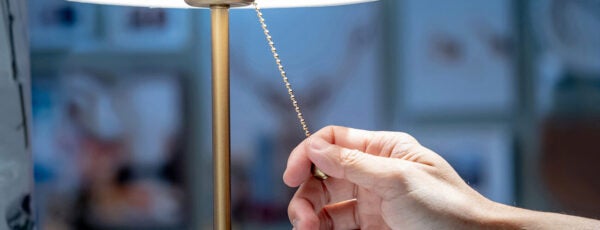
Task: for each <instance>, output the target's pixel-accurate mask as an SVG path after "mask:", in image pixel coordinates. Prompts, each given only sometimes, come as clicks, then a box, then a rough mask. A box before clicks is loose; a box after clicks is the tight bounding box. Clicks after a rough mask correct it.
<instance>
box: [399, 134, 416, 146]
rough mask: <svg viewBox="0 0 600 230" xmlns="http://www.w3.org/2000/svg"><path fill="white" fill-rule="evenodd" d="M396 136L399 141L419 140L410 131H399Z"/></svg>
mask: <svg viewBox="0 0 600 230" xmlns="http://www.w3.org/2000/svg"><path fill="white" fill-rule="evenodd" d="M395 136H396V139H397V140H398V141H399V142H415V143H416V142H417V139H415V137H413V136H412V135H410V134H408V133H404V132H398V133H396V135H395Z"/></svg>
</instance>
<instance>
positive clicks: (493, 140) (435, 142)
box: [411, 125, 515, 205]
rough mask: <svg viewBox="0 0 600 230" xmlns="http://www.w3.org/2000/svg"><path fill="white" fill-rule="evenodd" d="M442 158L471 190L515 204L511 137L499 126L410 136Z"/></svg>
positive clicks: (417, 132) (430, 130)
mask: <svg viewBox="0 0 600 230" xmlns="http://www.w3.org/2000/svg"><path fill="white" fill-rule="evenodd" d="M411 134H412V135H413V136H414V137H415V138H416V139H417V140H419V143H421V144H422V145H423V146H426V147H427V148H429V149H431V150H433V151H434V152H436V153H438V154H440V155H441V156H442V157H443V158H444V159H445V160H446V161H448V163H450V165H452V167H454V169H455V170H456V172H458V174H459V175H460V176H461V177H462V178H463V179H464V180H465V182H467V183H468V184H469V185H470V186H471V187H473V188H474V189H475V190H477V191H478V192H480V193H481V194H482V195H484V196H485V197H487V198H489V199H491V200H494V201H496V202H501V203H504V204H509V205H510V204H514V202H515V196H514V191H515V190H514V189H515V188H514V187H513V186H514V184H515V181H514V175H513V172H514V169H513V157H512V156H513V153H512V141H511V136H510V134H509V132H508V130H507V129H505V128H502V127H501V126H498V125H481V126H459V125H446V126H440V125H437V126H435V127H434V126H431V127H422V128H420V129H417V130H415V131H414V132H411Z"/></svg>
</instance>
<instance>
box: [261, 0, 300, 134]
mask: <svg viewBox="0 0 600 230" xmlns="http://www.w3.org/2000/svg"><path fill="white" fill-rule="evenodd" d="M253 5H254V9H255V10H256V16H258V21H259V22H260V26H261V27H262V29H263V32H264V33H265V37H266V38H267V42H268V43H269V46H270V47H271V53H273V58H274V59H275V63H276V64H277V68H279V73H280V74H281V78H282V79H283V83H285V88H287V91H288V94H289V95H290V100H291V101H292V105H293V106H294V110H296V115H297V116H298V120H299V121H300V125H301V126H302V130H304V134H305V135H306V137H309V136H310V131H309V130H308V126H307V125H306V121H305V120H304V116H303V115H302V111H301V110H300V106H299V105H298V101H297V100H296V96H295V95H294V90H292V85H291V84H290V82H289V81H288V77H287V75H286V73H285V70H284V69H283V65H282V64H281V59H280V58H279V54H278V53H277V48H275V43H274V42H273V38H272V37H271V34H270V33H269V30H268V29H267V24H265V19H264V18H263V15H262V12H260V8H259V7H258V4H256V2H254V3H253Z"/></svg>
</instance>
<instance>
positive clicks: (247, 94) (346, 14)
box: [205, 4, 382, 229]
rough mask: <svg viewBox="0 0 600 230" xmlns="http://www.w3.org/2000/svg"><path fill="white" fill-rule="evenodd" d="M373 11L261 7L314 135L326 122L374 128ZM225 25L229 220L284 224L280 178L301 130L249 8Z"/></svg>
mask: <svg viewBox="0 0 600 230" xmlns="http://www.w3.org/2000/svg"><path fill="white" fill-rule="evenodd" d="M379 13H380V11H379V5H378V4H357V5H351V6H343V7H324V8H311V9H302V8H294V9H277V10H270V9H266V10H264V11H263V14H264V17H265V19H266V23H267V24H268V26H269V30H270V32H271V34H272V36H273V39H274V42H275V44H276V46H277V49H278V50H277V52H278V53H279V55H280V57H281V59H282V63H283V65H284V66H285V71H286V72H287V76H288V77H289V81H290V83H291V84H292V87H293V88H294V92H295V94H296V98H297V99H298V102H299V105H300V107H301V108H302V112H303V114H304V116H305V118H306V121H307V123H308V126H309V129H310V130H311V131H312V132H315V131H317V130H319V129H320V128H322V127H324V126H326V125H329V124H336V125H345V126H352V127H357V128H364V129H375V128H376V126H377V124H378V123H377V122H378V121H379V120H380V113H379V112H380V108H381V107H380V106H381V105H380V103H379V101H380V94H379V92H380V91H379V86H380V81H381V79H382V78H381V77H382V74H381V68H379V58H380V57H381V56H382V55H381V49H380V40H381V35H380V28H379V27H378V26H376V25H379V24H380V22H379V16H378V15H379ZM231 21H232V22H236V23H232V24H231V38H232V40H231V119H232V120H231V129H232V133H231V135H232V141H231V145H232V146H231V149H232V176H233V178H232V186H233V187H232V209H233V221H234V223H237V224H239V225H242V226H244V227H246V226H254V227H255V228H256V229H264V228H265V226H273V225H277V224H282V225H281V226H285V228H289V227H288V225H289V221H288V218H287V216H286V210H287V205H288V202H289V200H290V198H291V196H292V194H293V192H294V191H295V189H293V188H288V187H287V186H285V185H284V184H283V182H282V180H281V175H282V174H283V170H284V168H285V165H286V161H287V158H288V156H289V154H290V152H291V150H292V148H294V147H295V146H296V145H298V144H299V143H300V142H301V141H302V140H303V139H304V138H305V137H304V133H303V131H302V129H301V126H300V124H299V122H298V120H297V117H296V113H295V111H294V108H293V106H292V104H291V102H290V98H289V96H288V94H287V90H286V88H285V85H284V84H283V82H282V79H281V76H280V73H279V72H278V69H277V65H276V64H275V61H274V60H273V56H272V54H271V53H270V52H271V50H270V48H269V47H268V44H267V41H266V40H265V36H264V34H263V32H262V30H261V27H260V24H259V22H258V19H257V18H256V14H255V13H254V12H253V11H242V10H240V11H236V10H232V11H231ZM205 45H206V46H205V47H206V48H205V49H206V50H209V49H210V48H209V45H210V44H205ZM206 64H209V63H206ZM207 68H208V66H207ZM209 76H210V73H209V72H207V73H206V80H205V82H206V84H207V86H210V78H209ZM208 90H209V88H206V91H208ZM208 92H210V91H208ZM250 229H252V228H250Z"/></svg>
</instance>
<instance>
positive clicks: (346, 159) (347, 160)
mask: <svg viewBox="0 0 600 230" xmlns="http://www.w3.org/2000/svg"><path fill="white" fill-rule="evenodd" d="M363 157H364V156H363V155H362V153H361V152H360V151H358V150H355V149H353V150H345V151H342V152H341V156H340V164H341V165H342V167H343V168H352V167H355V166H356V165H358V164H359V163H360V162H361V161H362V159H363Z"/></svg>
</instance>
